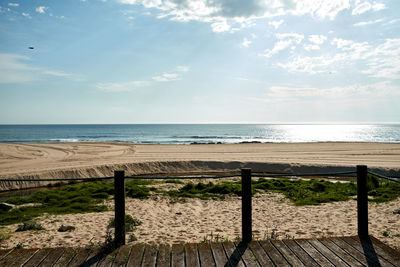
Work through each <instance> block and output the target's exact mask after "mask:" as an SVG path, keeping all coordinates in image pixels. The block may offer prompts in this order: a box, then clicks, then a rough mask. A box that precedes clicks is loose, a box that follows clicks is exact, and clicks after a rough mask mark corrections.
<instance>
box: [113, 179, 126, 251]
mask: <svg viewBox="0 0 400 267" xmlns="http://www.w3.org/2000/svg"><path fill="white" fill-rule="evenodd" d="M114 191H115V195H114V203H115V207H114V209H115V240H114V242H115V246H116V247H120V246H122V245H125V172H124V171H114Z"/></svg>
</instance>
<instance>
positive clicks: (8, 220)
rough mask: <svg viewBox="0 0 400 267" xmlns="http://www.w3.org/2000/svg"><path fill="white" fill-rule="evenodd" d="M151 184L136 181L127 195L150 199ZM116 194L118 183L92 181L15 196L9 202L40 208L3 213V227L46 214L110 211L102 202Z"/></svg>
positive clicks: (1, 214)
mask: <svg viewBox="0 0 400 267" xmlns="http://www.w3.org/2000/svg"><path fill="white" fill-rule="evenodd" d="M149 182H150V181H143V180H133V181H129V182H127V183H126V186H125V187H126V195H127V197H131V198H146V197H148V196H150V190H151V188H148V187H145V186H143V185H141V184H151V183H149ZM113 194H114V184H113V183H111V182H104V181H101V182H90V183H80V184H73V185H68V186H64V187H61V188H57V189H53V190H43V191H37V192H35V193H33V194H32V195H31V196H29V197H27V198H19V197H13V198H9V199H8V200H6V202H7V203H10V204H15V205H21V204H27V203H38V204H39V205H36V206H26V207H20V208H16V209H12V210H10V211H8V212H6V211H0V225H8V224H13V223H20V222H24V221H28V220H31V219H33V218H35V217H38V216H40V215H42V214H44V213H49V214H71V213H85V212H101V211H106V210H107V207H106V206H105V205H102V204H101V202H102V201H103V200H105V199H109V198H110V197H111V196H112V195H113Z"/></svg>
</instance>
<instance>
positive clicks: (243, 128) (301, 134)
mask: <svg viewBox="0 0 400 267" xmlns="http://www.w3.org/2000/svg"><path fill="white" fill-rule="evenodd" d="M0 142H10V143H15V142H18V143H57V142H130V143H141V144H196V143H223V144H232V143H246V142H261V143H293V142H392V143H400V124H374V125H330V124H328V125H324V124H296V125H295V124H97V125H96V124H74V125H72V124H68V125H67V124H65V125H64V124H63V125H61V124H60V125H0Z"/></svg>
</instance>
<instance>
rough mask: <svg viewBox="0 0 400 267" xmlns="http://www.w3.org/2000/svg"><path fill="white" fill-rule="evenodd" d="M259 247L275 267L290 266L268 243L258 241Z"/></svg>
mask: <svg viewBox="0 0 400 267" xmlns="http://www.w3.org/2000/svg"><path fill="white" fill-rule="evenodd" d="M260 245H261V247H262V248H263V249H264V250H265V252H266V253H267V254H268V255H269V256H270V258H271V260H272V261H273V262H274V264H275V265H277V266H290V265H289V263H288V262H287V261H286V259H285V258H284V257H283V256H282V254H281V253H280V252H279V251H278V250H277V249H276V248H275V247H274V246H273V245H272V243H271V242H270V241H260Z"/></svg>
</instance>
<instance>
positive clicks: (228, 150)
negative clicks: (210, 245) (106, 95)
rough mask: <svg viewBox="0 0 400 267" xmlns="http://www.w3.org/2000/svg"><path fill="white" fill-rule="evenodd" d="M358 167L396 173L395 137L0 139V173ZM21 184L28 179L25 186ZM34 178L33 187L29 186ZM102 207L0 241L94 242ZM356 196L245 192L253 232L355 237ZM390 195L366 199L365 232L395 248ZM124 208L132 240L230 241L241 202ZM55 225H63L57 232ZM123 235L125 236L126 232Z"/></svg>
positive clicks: (398, 242)
mask: <svg viewBox="0 0 400 267" xmlns="http://www.w3.org/2000/svg"><path fill="white" fill-rule="evenodd" d="M357 164H366V165H368V166H369V167H371V168H372V169H374V170H379V171H380V172H382V173H385V174H392V175H399V166H400V144H389V143H299V144H236V145H138V144H126V143H58V144H6V143H2V144H0V176H1V177H30V178H32V179H35V178H49V177H50V178H63V177H99V176H110V175H112V172H113V170H115V169H124V170H126V171H127V173H128V174H150V173H157V174H159V173H194V172H196V173H207V172H213V171H218V172H222V171H232V170H238V169H240V168H241V167H251V168H253V170H258V171H286V172H288V171H300V172H304V171H326V170H327V171H336V170H350V169H351V170H352V169H354V167H355V165H357ZM30 185H31V184H29V186H30ZM35 185H43V184H39V183H36V184H35ZM26 186H28V184H27V183H17V184H11V183H8V184H7V183H3V184H2V187H1V188H2V189H3V190H4V189H10V188H23V187H26ZM106 204H107V205H108V206H109V208H110V211H107V212H102V213H87V214H70V215H57V216H56V215H45V216H42V217H40V218H38V219H37V221H38V222H40V223H41V224H42V225H43V227H44V228H45V230H42V231H27V232H15V229H16V228H17V225H16V224H15V225H9V226H6V227H5V228H2V229H0V231H2V232H5V233H8V234H10V235H11V237H10V238H9V239H7V240H4V241H3V242H2V243H1V248H10V247H15V246H16V245H18V244H22V245H23V246H24V247H43V246H48V247H56V246H87V245H90V244H97V243H98V242H103V241H104V239H105V233H106V226H107V225H108V222H109V220H110V218H112V217H113V216H114V213H113V211H112V210H113V202H112V201H107V203H106ZM356 206H357V205H356V201H355V200H349V201H345V202H333V203H326V204H322V205H318V206H302V207H296V206H294V205H293V204H292V203H291V202H290V201H289V200H288V199H285V198H284V197H283V196H282V195H281V194H277V193H273V194H272V193H271V194H259V195H256V197H255V198H254V199H253V230H254V237H255V238H256V239H267V238H271V237H272V238H293V237H294V238H309V237H322V236H342V235H356V234H357V209H356ZM399 208H400V199H397V200H395V201H392V202H389V203H383V204H374V203H370V204H369V220H370V225H369V228H370V233H371V234H372V235H374V236H375V237H377V238H378V239H380V240H382V241H384V242H386V243H387V244H389V245H391V246H394V247H397V248H400V230H399V229H400V217H399V216H400V215H398V214H394V213H393V211H394V210H396V209H399ZM126 212H127V214H130V215H132V216H133V217H135V218H138V219H140V220H141V221H142V222H143V224H142V225H140V226H139V227H138V228H137V230H136V231H134V232H133V233H132V234H134V235H135V236H136V237H137V239H138V240H137V241H136V242H145V243H180V242H201V241H203V240H214V241H215V240H224V239H229V240H235V239H236V238H238V237H240V235H241V221H240V218H241V217H240V216H241V201H240V198H237V197H229V198H226V199H225V200H223V201H222V200H200V199H186V201H183V202H182V201H175V200H172V199H170V198H168V197H166V196H160V195H155V196H153V197H151V198H149V199H144V200H139V199H129V198H128V199H127V203H126ZM61 224H66V225H73V226H74V227H76V229H75V230H74V231H72V232H64V233H61V232H58V231H57V229H58V228H59V227H60V225H61ZM127 238H129V234H128V235H127Z"/></svg>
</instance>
